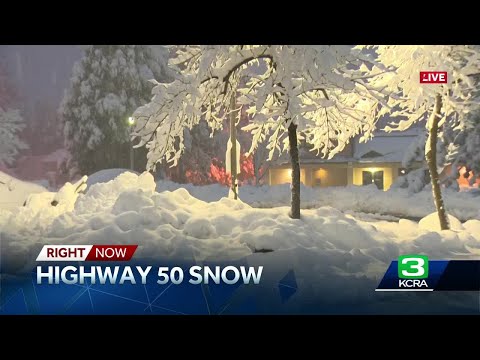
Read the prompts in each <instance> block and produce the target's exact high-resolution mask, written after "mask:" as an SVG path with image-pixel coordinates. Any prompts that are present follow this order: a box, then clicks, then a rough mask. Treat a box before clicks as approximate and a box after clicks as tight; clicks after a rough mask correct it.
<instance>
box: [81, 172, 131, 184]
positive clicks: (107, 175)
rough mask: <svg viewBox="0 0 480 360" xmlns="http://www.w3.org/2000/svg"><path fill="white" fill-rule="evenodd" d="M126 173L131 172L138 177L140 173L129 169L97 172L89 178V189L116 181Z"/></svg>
mask: <svg viewBox="0 0 480 360" xmlns="http://www.w3.org/2000/svg"><path fill="white" fill-rule="evenodd" d="M124 172H131V173H133V174H137V175H138V173H137V172H136V171H133V170H129V169H105V170H100V171H97V172H96V173H93V174H91V175H89V176H88V180H87V188H89V187H90V186H92V185H94V184H98V183H105V182H109V181H112V180H115V178H116V177H117V176H118V175H120V174H123V173H124Z"/></svg>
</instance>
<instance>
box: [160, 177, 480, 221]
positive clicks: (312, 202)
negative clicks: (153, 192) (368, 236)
mask: <svg viewBox="0 0 480 360" xmlns="http://www.w3.org/2000/svg"><path fill="white" fill-rule="evenodd" d="M180 187H183V188H185V189H187V190H188V192H189V193H190V194H192V196H194V197H196V198H198V199H201V200H204V201H209V202H212V201H218V200H220V199H221V198H222V197H226V196H227V195H228V188H227V187H225V186H221V185H219V184H212V185H205V186H195V185H192V184H177V183H174V182H171V181H164V180H160V181H158V182H157V191H164V190H169V191H173V190H175V189H178V188H180ZM442 191H443V195H444V201H445V204H446V207H447V211H448V212H449V213H450V214H451V215H453V216H455V217H456V218H458V219H460V220H461V221H466V220H469V219H480V192H478V191H465V192H457V191H454V190H451V189H442ZM239 196H240V198H241V199H242V201H244V202H245V203H247V204H249V205H250V206H252V207H259V208H272V207H277V206H288V205H289V204H290V196H291V190H290V185H289V184H284V185H274V186H269V185H263V186H250V185H246V186H240V188H239ZM301 199H302V203H301V206H302V208H305V209H309V208H317V207H322V206H332V207H334V208H336V209H338V210H341V211H356V212H366V213H373V214H386V215H393V216H396V217H399V218H401V217H416V218H422V217H424V216H427V215H428V214H430V213H432V212H434V211H435V206H434V204H433V198H432V190H431V188H430V187H426V188H425V190H423V191H421V192H419V193H415V194H409V192H408V190H407V189H390V190H388V191H382V190H378V189H377V188H376V186H375V185H374V184H372V185H368V186H355V185H352V186H346V187H343V186H339V187H327V188H320V187H315V188H313V187H307V186H303V185H302V187H301Z"/></svg>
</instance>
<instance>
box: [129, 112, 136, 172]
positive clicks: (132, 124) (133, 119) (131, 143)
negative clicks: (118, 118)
mask: <svg viewBox="0 0 480 360" xmlns="http://www.w3.org/2000/svg"><path fill="white" fill-rule="evenodd" d="M134 125H135V118H134V117H133V116H130V117H129V118H128V126H130V133H131V129H132V127H133V126H134ZM133 155H134V154H133V142H132V139H131V136H130V170H132V171H133V170H134V168H133V167H134V156H133Z"/></svg>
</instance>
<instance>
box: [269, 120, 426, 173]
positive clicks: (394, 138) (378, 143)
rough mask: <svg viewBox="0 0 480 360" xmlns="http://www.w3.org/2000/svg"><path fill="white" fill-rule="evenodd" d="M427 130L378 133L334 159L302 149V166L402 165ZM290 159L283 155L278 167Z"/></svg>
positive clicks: (354, 141)
mask: <svg viewBox="0 0 480 360" xmlns="http://www.w3.org/2000/svg"><path fill="white" fill-rule="evenodd" d="M424 131H425V129H424V128H423V127H413V128H410V129H408V130H405V131H394V132H390V133H387V132H385V131H377V132H375V134H374V137H373V138H372V139H371V140H368V141H367V142H364V143H360V142H359V140H358V138H355V139H354V140H352V145H351V146H350V147H348V148H347V149H345V150H344V151H342V152H341V153H340V154H338V155H336V156H334V157H333V158H332V159H327V158H323V157H322V156H321V155H317V153H316V152H314V151H309V150H308V149H306V148H304V147H302V148H301V149H300V152H299V156H300V161H301V163H302V164H323V163H345V162H355V163H368V164H372V163H389V162H392V163H401V162H402V161H403V158H404V156H405V153H406V152H407V150H408V148H409V147H410V145H411V144H412V143H413V142H414V141H415V140H416V139H417V137H418V136H419V135H421V134H423V132H424ZM288 162H289V161H288V157H285V155H282V156H281V157H280V158H279V159H278V161H277V165H284V164H286V163H288Z"/></svg>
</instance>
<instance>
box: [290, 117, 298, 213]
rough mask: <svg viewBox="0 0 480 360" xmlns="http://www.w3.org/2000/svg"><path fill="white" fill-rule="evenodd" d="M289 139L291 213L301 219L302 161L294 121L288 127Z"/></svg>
mask: <svg viewBox="0 0 480 360" xmlns="http://www.w3.org/2000/svg"><path fill="white" fill-rule="evenodd" d="M288 141H289V143H290V149H289V153H290V162H291V164H292V185H291V188H292V202H291V209H290V214H289V215H290V217H291V218H292V219H300V163H299V160H298V143H297V125H295V124H294V123H293V122H292V123H291V124H290V126H289V127H288Z"/></svg>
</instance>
